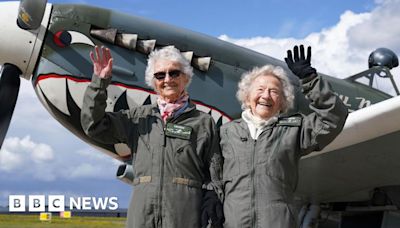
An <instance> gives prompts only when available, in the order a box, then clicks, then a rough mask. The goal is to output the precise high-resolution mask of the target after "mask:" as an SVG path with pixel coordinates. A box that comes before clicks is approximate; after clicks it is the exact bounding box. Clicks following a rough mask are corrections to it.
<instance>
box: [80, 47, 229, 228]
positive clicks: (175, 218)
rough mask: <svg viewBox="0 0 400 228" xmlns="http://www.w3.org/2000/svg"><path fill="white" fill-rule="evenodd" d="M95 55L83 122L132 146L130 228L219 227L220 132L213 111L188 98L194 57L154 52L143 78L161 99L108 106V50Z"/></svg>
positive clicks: (109, 139)
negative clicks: (114, 108)
mask: <svg viewBox="0 0 400 228" xmlns="http://www.w3.org/2000/svg"><path fill="white" fill-rule="evenodd" d="M91 59H92V62H93V65H94V75H93V77H92V82H91V83H90V84H89V86H88V88H87V90H86V94H85V98H84V104H83V107H82V113H81V122H82V127H83V129H84V130H85V132H86V134H88V135H89V136H90V137H92V138H94V139H95V140H98V141H100V142H106V143H114V144H115V143H125V144H127V145H128V146H129V147H130V148H131V151H132V159H133V162H134V164H135V165H134V174H135V179H134V181H133V185H134V193H133V197H132V200H131V203H130V206H129V210H128V220H127V227H134V228H146V227H168V228H175V227H191V228H193V227H194V228H196V227H198V228H200V227H202V226H206V225H207V224H206V223H207V222H208V220H209V219H211V221H212V223H213V226H214V227H218V225H220V226H221V225H222V222H223V213H222V203H221V202H220V200H219V197H218V194H220V193H222V186H221V178H222V177H221V176H222V163H221V162H222V156H221V152H220V149H219V137H218V133H217V131H216V128H215V123H214V121H213V119H212V117H211V116H210V115H208V114H206V113H204V112H201V111H199V110H197V109H196V106H195V105H194V104H193V103H192V102H191V101H190V99H189V94H188V92H187V87H188V86H189V83H190V80H191V77H192V75H193V69H192V67H191V66H190V63H189V62H188V61H187V60H186V59H185V58H184V57H183V56H182V55H181V53H180V52H179V50H178V49H176V48H174V47H165V48H162V49H159V50H155V51H153V52H152V53H151V54H150V56H149V59H148V66H147V68H146V73H145V74H146V75H145V81H146V83H147V84H148V85H149V86H150V87H152V88H153V89H154V90H155V91H156V92H157V94H158V99H157V103H155V104H151V105H144V106H140V107H136V108H132V109H130V110H122V111H119V112H105V108H106V99H107V90H106V88H107V86H108V85H109V84H110V82H111V70H112V61H113V60H112V58H111V53H110V50H109V49H107V48H101V49H100V48H99V47H96V48H95V54H94V53H91ZM217 193H218V194H217ZM201 221H203V222H204V224H201Z"/></svg>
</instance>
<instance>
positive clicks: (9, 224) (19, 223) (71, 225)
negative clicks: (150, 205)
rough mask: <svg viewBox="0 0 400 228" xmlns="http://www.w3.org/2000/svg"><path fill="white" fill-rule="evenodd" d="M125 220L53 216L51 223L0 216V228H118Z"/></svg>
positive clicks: (30, 216) (36, 217)
mask: <svg viewBox="0 0 400 228" xmlns="http://www.w3.org/2000/svg"><path fill="white" fill-rule="evenodd" d="M125 221H126V218H116V217H80V216H72V218H70V219H61V218H59V217H58V216H56V215H55V214H53V218H52V220H51V222H42V221H39V215H38V214H36V215H9V214H7V215H4V214H3V215H2V214H0V228H47V227H57V228H58V227H60V228H61V227H63V228H106V227H107V228H114V227H115V228H118V227H124V226H125Z"/></svg>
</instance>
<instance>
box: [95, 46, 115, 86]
mask: <svg viewBox="0 0 400 228" xmlns="http://www.w3.org/2000/svg"><path fill="white" fill-rule="evenodd" d="M94 50H95V53H96V54H94V53H93V51H91V52H90V59H91V60H92V62H93V73H94V74H96V75H97V76H98V77H100V78H103V79H106V78H110V77H111V72H112V64H113V59H112V57H111V51H110V49H108V48H105V47H103V46H102V47H101V48H99V47H98V46H97V45H96V46H95V47H94Z"/></svg>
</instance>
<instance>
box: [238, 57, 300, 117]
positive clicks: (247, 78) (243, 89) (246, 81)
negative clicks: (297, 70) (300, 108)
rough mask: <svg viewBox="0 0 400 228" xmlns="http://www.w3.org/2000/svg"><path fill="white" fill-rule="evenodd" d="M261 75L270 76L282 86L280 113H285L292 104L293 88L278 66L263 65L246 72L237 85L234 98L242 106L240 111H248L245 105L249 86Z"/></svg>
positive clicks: (283, 71)
mask: <svg viewBox="0 0 400 228" xmlns="http://www.w3.org/2000/svg"><path fill="white" fill-rule="evenodd" d="M262 75H272V76H274V77H276V78H277V79H278V80H279V81H280V82H281V85H282V89H283V96H284V99H283V104H281V110H280V112H281V113H286V112H287V111H288V110H289V109H290V108H291V107H292V106H293V102H294V88H293V85H292V84H291V83H290V80H289V78H288V76H287V75H286V72H285V70H284V69H283V68H282V67H280V66H273V65H265V66H262V67H254V68H253V69H252V70H250V71H247V72H245V73H243V74H242V77H241V79H240V82H239V84H238V87H239V88H238V91H237V93H236V97H237V99H238V100H239V102H240V103H241V105H242V109H243V110H246V109H248V108H249V107H248V105H246V102H247V99H248V97H249V93H250V89H251V84H252V83H253V81H254V80H255V79H256V78H257V77H259V76H262Z"/></svg>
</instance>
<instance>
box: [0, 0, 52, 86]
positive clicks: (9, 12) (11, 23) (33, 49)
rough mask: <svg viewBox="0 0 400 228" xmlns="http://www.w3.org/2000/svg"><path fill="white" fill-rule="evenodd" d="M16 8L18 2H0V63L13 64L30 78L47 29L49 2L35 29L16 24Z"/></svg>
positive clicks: (24, 75)
mask: <svg viewBox="0 0 400 228" xmlns="http://www.w3.org/2000/svg"><path fill="white" fill-rule="evenodd" d="M18 8H19V2H15V1H14V2H0V65H3V64H5V63H9V64H13V65H15V66H17V67H18V68H19V69H20V70H21V72H22V76H23V77H24V78H26V79H30V77H31V75H32V72H33V69H34V67H35V65H36V62H37V60H38V57H39V53H40V50H41V48H42V45H43V38H44V35H45V33H46V31H47V25H48V23H49V18H50V13H51V4H47V6H46V10H45V12H44V16H43V19H42V22H41V25H40V26H39V28H38V29H35V30H24V29H21V28H20V27H19V26H18V25H17V17H18Z"/></svg>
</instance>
